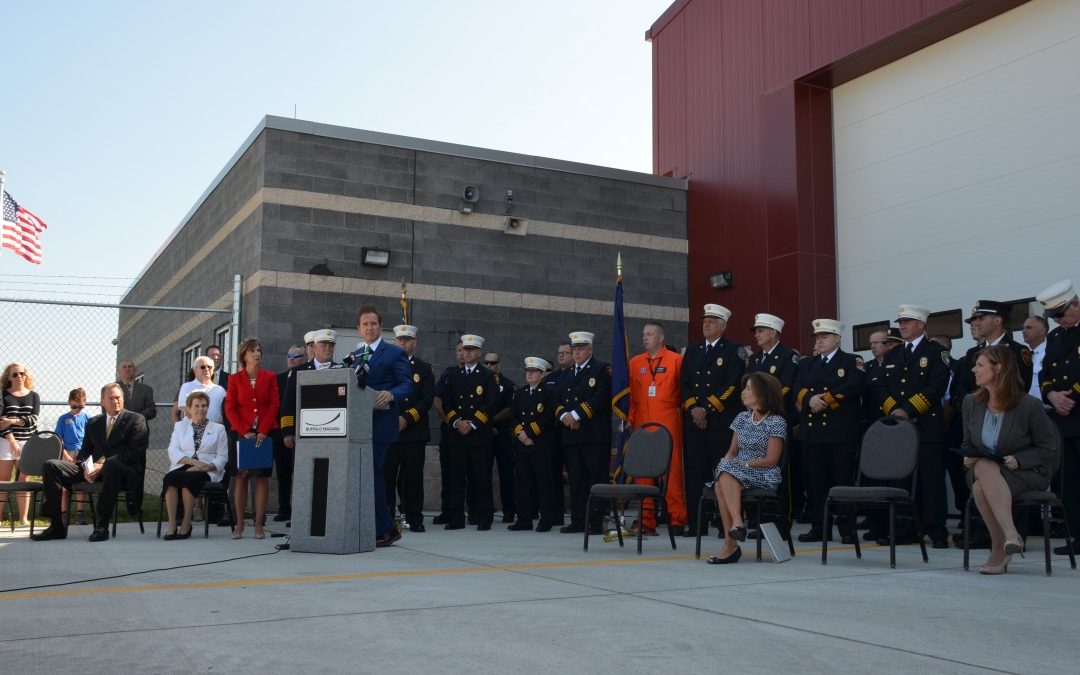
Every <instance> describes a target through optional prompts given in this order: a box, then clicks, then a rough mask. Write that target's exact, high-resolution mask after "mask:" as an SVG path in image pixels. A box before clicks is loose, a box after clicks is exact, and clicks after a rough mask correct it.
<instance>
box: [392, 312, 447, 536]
mask: <svg viewBox="0 0 1080 675" xmlns="http://www.w3.org/2000/svg"><path fill="white" fill-rule="evenodd" d="M416 335H417V328H416V326H410V325H407V324H401V325H398V326H394V337H395V338H399V339H401V338H409V339H413V340H415V339H416ZM409 367H410V368H411V369H412V383H413V386H412V391H411V392H409V395H408V396H406V397H405V398H403V399H402V400H401V401H398V410H399V411H400V413H399V415H400V419H401V420H404V423H405V428H404V429H402V430H401V431H400V432H399V433H398V440H397V442H396V443H394V444H393V445H391V446H390V452H389V453H388V454H387V456H386V467H385V468H386V496H387V499H388V500H389V502H390V515H391V516H392V515H393V514H394V501H395V500H394V495H395V493H396V492H398V491H400V492H401V513H402V514H403V515H404V516H405V522H406V523H408V524H409V529H410V530H412V531H413V532H423V531H424V462H425V460H426V458H427V444H428V441H430V440H431V428H430V425H429V424H428V411H430V410H431V404H432V402H433V401H434V400H435V372H434V371H433V370H432V368H431V364H430V363H428V362H427V361H424V360H423V359H421V358H418V357H417V356H416V355H413V356H410V357H409Z"/></svg>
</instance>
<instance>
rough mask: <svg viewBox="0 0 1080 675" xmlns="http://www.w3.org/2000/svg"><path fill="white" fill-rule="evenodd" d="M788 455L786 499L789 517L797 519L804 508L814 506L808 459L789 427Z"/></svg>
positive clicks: (786, 452) (785, 469)
mask: <svg viewBox="0 0 1080 675" xmlns="http://www.w3.org/2000/svg"><path fill="white" fill-rule="evenodd" d="M784 454H785V455H787V463H786V466H785V467H784V482H785V490H784V493H785V494H786V496H787V497H786V498H787V500H788V515H789V517H790V518H792V519H795V518H796V517H798V515H799V513H801V512H802V510H803V509H804V508H806V507H807V506H809V505H812V504H813V502H812V501H811V500H810V478H809V471H808V469H807V459H806V457H805V453H804V452H803V449H802V442H801V441H799V440H798V439H796V438H795V434H794V432H793V431H792V429H791V427H790V426H789V427H788V441H787V447H786V448H784Z"/></svg>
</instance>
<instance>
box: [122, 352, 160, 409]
mask: <svg viewBox="0 0 1080 675" xmlns="http://www.w3.org/2000/svg"><path fill="white" fill-rule="evenodd" d="M135 372H136V368H135V362H134V361H121V362H120V366H119V367H118V368H117V369H116V383H117V384H118V385H120V389H121V391H122V392H123V394H124V405H126V406H127V410H130V411H131V412H137V413H139V414H140V415H142V416H143V418H144V419H146V420H147V421H149V420H152V419H154V418H155V417H157V406H156V405H155V404H154V390H153V389H152V388H151V387H150V385H148V384H143V383H142V382H136V381H135Z"/></svg>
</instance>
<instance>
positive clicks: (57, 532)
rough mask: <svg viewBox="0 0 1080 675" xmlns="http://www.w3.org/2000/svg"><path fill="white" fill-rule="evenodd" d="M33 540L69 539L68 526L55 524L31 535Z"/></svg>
mask: <svg viewBox="0 0 1080 675" xmlns="http://www.w3.org/2000/svg"><path fill="white" fill-rule="evenodd" d="M30 539H31V540H33V541H49V540H50V539H67V528H66V527H64V526H63V525H59V524H53V525H50V526H48V527H46V528H45V529H44V530H42V531H41V532H38V533H36V534H34V536H32V537H30Z"/></svg>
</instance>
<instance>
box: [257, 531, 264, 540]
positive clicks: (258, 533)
mask: <svg viewBox="0 0 1080 675" xmlns="http://www.w3.org/2000/svg"><path fill="white" fill-rule="evenodd" d="M255 538H256V539H266V531H265V530H264V531H262V532H260V531H259V530H255Z"/></svg>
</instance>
